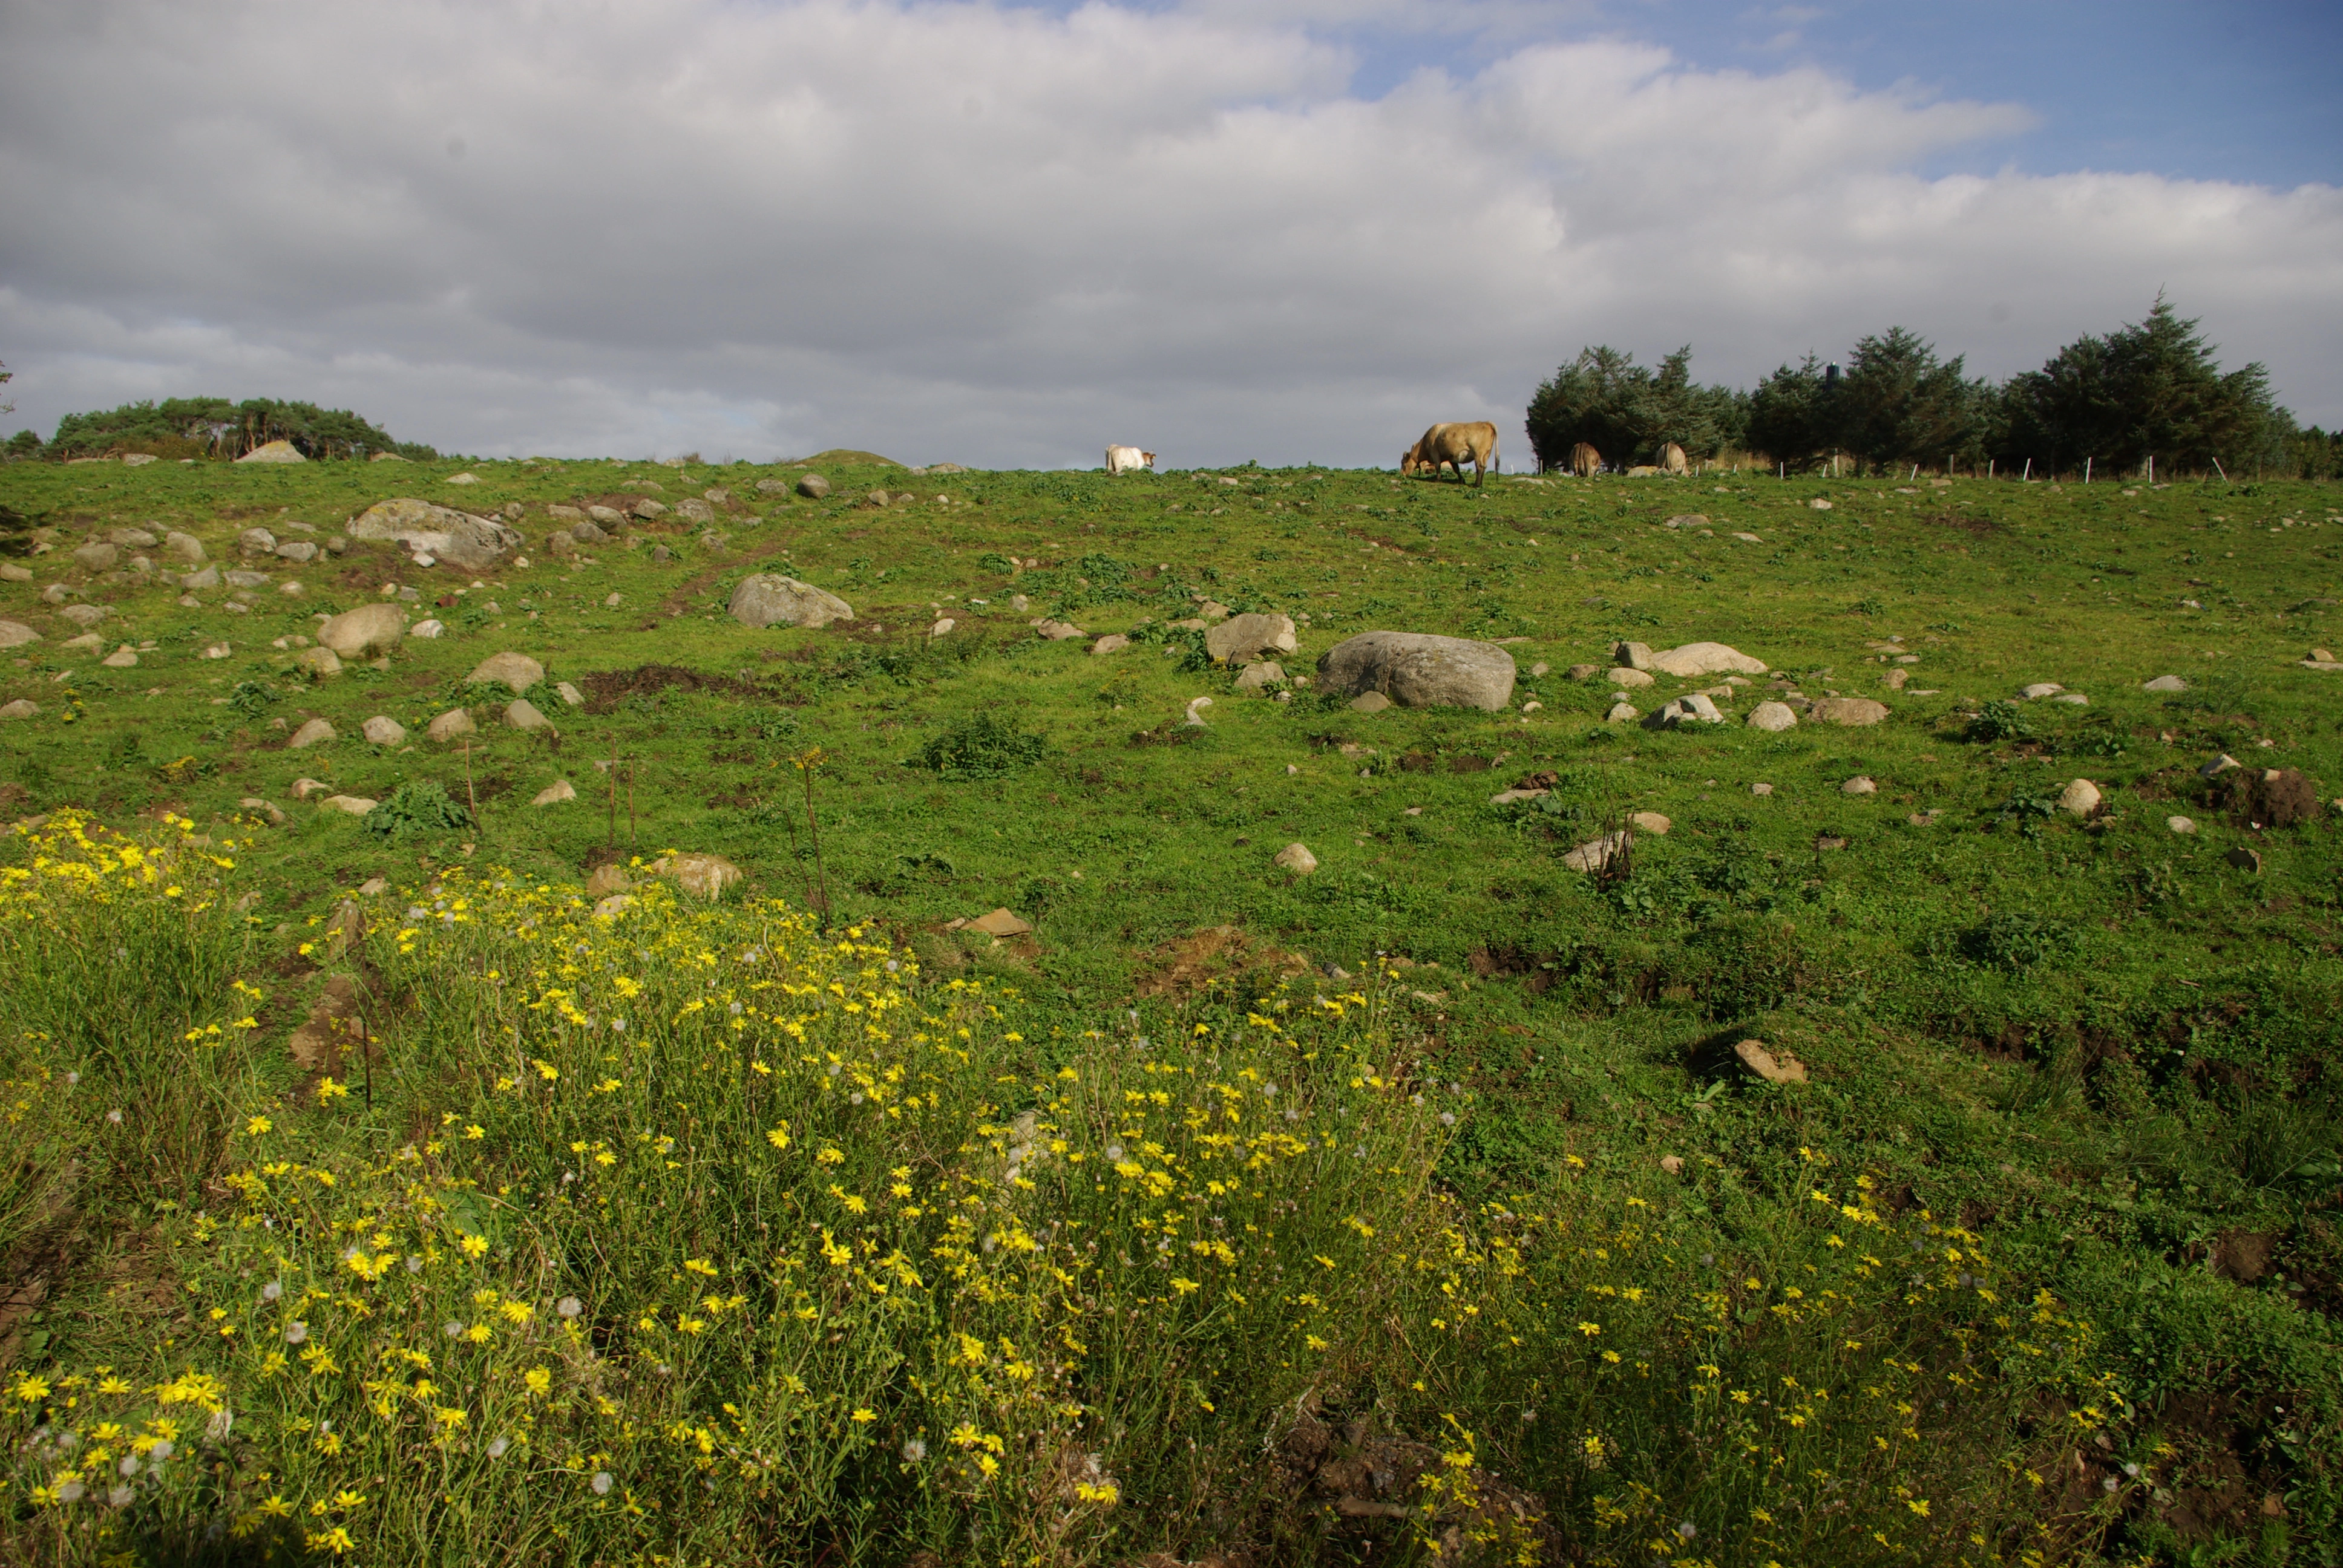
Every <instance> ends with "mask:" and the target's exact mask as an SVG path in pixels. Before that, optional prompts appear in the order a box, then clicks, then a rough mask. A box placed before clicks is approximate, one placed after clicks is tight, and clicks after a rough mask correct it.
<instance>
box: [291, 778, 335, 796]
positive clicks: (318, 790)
mask: <svg viewBox="0 0 2343 1568" xmlns="http://www.w3.org/2000/svg"><path fill="white" fill-rule="evenodd" d="M332 789H333V786H332V785H330V784H327V783H323V782H320V781H319V780H317V779H295V780H293V799H296V800H307V799H308V798H309V797H310V796H312V795H324V794H327V793H330V792H331V791H332Z"/></svg>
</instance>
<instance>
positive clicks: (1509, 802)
mask: <svg viewBox="0 0 2343 1568" xmlns="http://www.w3.org/2000/svg"><path fill="white" fill-rule="evenodd" d="M1549 793H1551V791H1549V790H1545V789H1520V788H1518V787H1516V788H1514V789H1500V790H1498V791H1497V792H1496V793H1495V794H1494V795H1492V796H1490V797H1489V804H1490V805H1492V806H1516V805H1519V804H1520V803H1521V802H1522V801H1523V800H1534V799H1538V798H1539V797H1540V796H1543V795H1546V794H1549Z"/></svg>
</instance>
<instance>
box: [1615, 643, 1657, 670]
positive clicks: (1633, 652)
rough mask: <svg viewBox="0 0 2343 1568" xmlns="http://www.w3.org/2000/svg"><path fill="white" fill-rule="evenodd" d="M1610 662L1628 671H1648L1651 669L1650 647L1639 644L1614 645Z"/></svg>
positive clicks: (1646, 644) (1645, 644)
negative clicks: (1622, 666)
mask: <svg viewBox="0 0 2343 1568" xmlns="http://www.w3.org/2000/svg"><path fill="white" fill-rule="evenodd" d="M1611 662H1612V663H1614V664H1621V665H1624V666H1626V667H1627V668H1629V669H1649V668H1652V649H1651V646H1650V645H1649V644H1648V643H1641V642H1622V643H1618V644H1615V645H1614V646H1613V648H1612V649H1611Z"/></svg>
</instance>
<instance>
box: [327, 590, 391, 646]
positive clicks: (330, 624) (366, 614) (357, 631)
mask: <svg viewBox="0 0 2343 1568" xmlns="http://www.w3.org/2000/svg"><path fill="white" fill-rule="evenodd" d="M406 635H407V618H406V617H405V616H404V615H403V614H402V613H401V612H400V610H399V608H398V606H397V605H396V604H388V603H384V602H382V601H380V600H377V602H375V603H373V604H362V605H360V606H358V608H356V609H350V610H344V611H343V612H342V613H341V614H339V615H337V616H334V617H331V618H328V619H327V620H326V621H325V622H324V623H323V624H321V625H320V626H319V627H318V628H317V640H318V641H319V642H321V643H323V644H324V645H325V646H326V647H327V648H332V649H333V650H334V651H335V652H336V653H337V654H339V655H341V656H342V657H343V658H374V657H375V656H376V655H377V654H384V653H388V652H389V651H390V650H391V649H392V648H397V646H398V644H399V640H400V639H401V638H404V637H406Z"/></svg>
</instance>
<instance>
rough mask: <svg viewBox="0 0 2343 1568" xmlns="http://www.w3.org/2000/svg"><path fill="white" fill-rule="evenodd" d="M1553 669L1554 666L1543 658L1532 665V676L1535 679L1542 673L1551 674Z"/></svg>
mask: <svg viewBox="0 0 2343 1568" xmlns="http://www.w3.org/2000/svg"><path fill="white" fill-rule="evenodd" d="M1553 670H1554V666H1552V665H1550V664H1548V663H1547V662H1546V661H1545V660H1544V659H1542V658H1541V659H1539V660H1538V661H1537V662H1536V663H1535V664H1533V665H1531V666H1530V678H1531V679H1532V680H1535V679H1536V678H1538V677H1540V676H1542V675H1547V674H1551V673H1552V672H1553Z"/></svg>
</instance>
